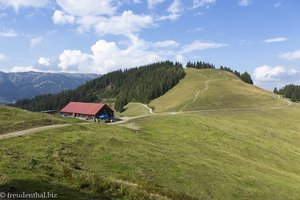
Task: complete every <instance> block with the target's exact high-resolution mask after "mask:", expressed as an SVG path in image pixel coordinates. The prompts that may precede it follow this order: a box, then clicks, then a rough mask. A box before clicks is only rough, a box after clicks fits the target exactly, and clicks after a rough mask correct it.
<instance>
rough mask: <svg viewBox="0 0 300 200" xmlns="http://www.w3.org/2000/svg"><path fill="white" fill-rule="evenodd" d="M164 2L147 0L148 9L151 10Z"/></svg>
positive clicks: (161, 0) (162, 0)
mask: <svg viewBox="0 0 300 200" xmlns="http://www.w3.org/2000/svg"><path fill="white" fill-rule="evenodd" d="M164 1H165V0H147V2H148V8H149V9H153V8H154V7H155V6H156V5H158V4H161V3H163V2H164Z"/></svg>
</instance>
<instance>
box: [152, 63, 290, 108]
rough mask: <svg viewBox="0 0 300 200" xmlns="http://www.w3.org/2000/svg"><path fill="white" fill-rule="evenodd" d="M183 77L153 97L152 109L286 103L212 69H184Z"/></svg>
mask: <svg viewBox="0 0 300 200" xmlns="http://www.w3.org/2000/svg"><path fill="white" fill-rule="evenodd" d="M185 72H186V76H185V78H184V79H182V80H181V81H180V82H179V84H177V85H176V86H175V87H173V88H172V89H171V90H169V91H168V92H167V93H166V94H165V95H163V96H161V97H159V98H157V99H154V100H153V101H151V102H150V106H151V107H154V111H155V112H170V111H173V112H174V111H176V112H178V111H191V110H204V109H231V108H271V107H281V106H285V105H287V102H286V101H285V100H283V99H281V98H279V97H278V96H277V95H274V94H273V93H271V92H267V91H265V90H262V89H260V88H258V87H255V86H253V85H250V84H246V83H244V82H243V81H241V80H240V79H239V78H238V77H236V76H235V75H233V74H232V73H229V72H226V71H222V70H216V69H192V68H189V69H185Z"/></svg>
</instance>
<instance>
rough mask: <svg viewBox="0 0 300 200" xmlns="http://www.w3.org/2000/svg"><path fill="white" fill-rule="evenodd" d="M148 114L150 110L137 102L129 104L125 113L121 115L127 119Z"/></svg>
mask: <svg viewBox="0 0 300 200" xmlns="http://www.w3.org/2000/svg"><path fill="white" fill-rule="evenodd" d="M148 114H150V112H149V109H147V108H146V107H145V106H144V105H143V104H141V103H137V102H130V103H128V104H127V105H126V106H125V111H124V112H122V113H120V115H122V116H126V117H135V116H141V115H148Z"/></svg>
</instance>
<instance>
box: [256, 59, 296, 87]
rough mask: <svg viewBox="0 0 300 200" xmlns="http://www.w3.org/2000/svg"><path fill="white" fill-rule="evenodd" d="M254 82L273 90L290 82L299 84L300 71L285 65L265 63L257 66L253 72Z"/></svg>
mask: <svg viewBox="0 0 300 200" xmlns="http://www.w3.org/2000/svg"><path fill="white" fill-rule="evenodd" d="M253 78H254V82H255V83H256V84H258V85H261V86H263V87H264V88H267V89H270V90H272V89H273V88H274V87H275V86H276V87H283V86H284V85H286V84H288V83H294V84H299V83H300V82H299V78H300V73H299V72H298V71H297V70H295V69H293V68H287V67H284V66H269V65H263V66H260V67H257V68H255V70H254V73H253Z"/></svg>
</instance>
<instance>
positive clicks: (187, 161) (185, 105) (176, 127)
mask: <svg viewBox="0 0 300 200" xmlns="http://www.w3.org/2000/svg"><path fill="white" fill-rule="evenodd" d="M186 72H187V75H186V77H185V78H184V79H183V80H181V81H180V83H179V84H178V85H177V86H175V87H174V88H172V89H171V90H170V91H169V92H167V93H166V94H165V95H164V96H161V97H159V98H158V99H155V100H153V101H152V102H150V106H153V107H155V111H156V112H157V113H158V114H152V115H148V114H149V110H148V109H147V108H146V107H145V106H143V105H142V104H140V103H130V104H128V105H127V107H126V108H127V109H126V111H125V112H124V113H122V115H124V116H132V117H133V116H141V115H143V117H135V118H132V119H131V120H129V121H127V122H125V123H123V124H120V125H109V124H101V123H100V124H99V123H90V124H86V123H77V122H78V121H77V120H75V119H61V118H55V117H53V116H49V115H44V114H40V113H32V112H28V111H24V110H20V109H16V108H10V107H4V106H1V107H0V111H1V112H0V130H1V131H2V133H4V132H10V131H14V130H20V129H27V128H31V127H32V126H41V125H45V124H54V123H72V125H69V126H65V127H56V128H52V129H49V130H43V131H39V132H37V133H34V134H28V135H23V136H19V137H15V138H9V139H2V140H0V157H1V162H0V172H1V176H0V192H1V191H3V192H23V191H26V192H44V191H46V192H53V193H56V194H58V198H59V199H65V200H69V199H84V200H85V199H87V200H88V199H91V200H92V199H127V200H129V199H137V200H139V199H153V200H154V199H155V200H156V199H158V200H165V199H174V200H182V199H184V200H202V199H205V200H207V199H208V200H210V199H212V200H213V199H222V200H223V199H225V200H227V199H228V200H234V199H236V200H239V199H249V200H250V199H251V200H253V199H254V200H256V199H257V200H274V199H279V200H281V199H284V200H297V199H299V197H300V168H299V166H300V145H299V144H300V118H299V116H300V105H299V104H293V105H291V106H289V107H284V106H286V105H287V102H286V100H284V99H282V98H279V97H278V96H277V95H273V94H272V93H270V92H267V91H264V90H262V89H260V88H257V87H255V86H252V85H248V84H245V83H243V82H241V81H240V80H239V79H238V78H237V77H235V76H233V75H231V74H230V73H227V72H223V71H219V70H211V69H209V70H196V69H186ZM280 107H282V108H280ZM231 108H234V110H230V109H231ZM242 108H255V109H252V110H251V109H248V110H247V109H242ZM271 108H276V109H271ZM205 109H208V110H206V111H205ZM211 109H214V110H211ZM222 109H223V110H222ZM226 109H229V110H226ZM201 110H202V111H201ZM176 111H193V112H176ZM165 112H169V113H165ZM144 115H148V116H144ZM3 130H4V132H3Z"/></svg>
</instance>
